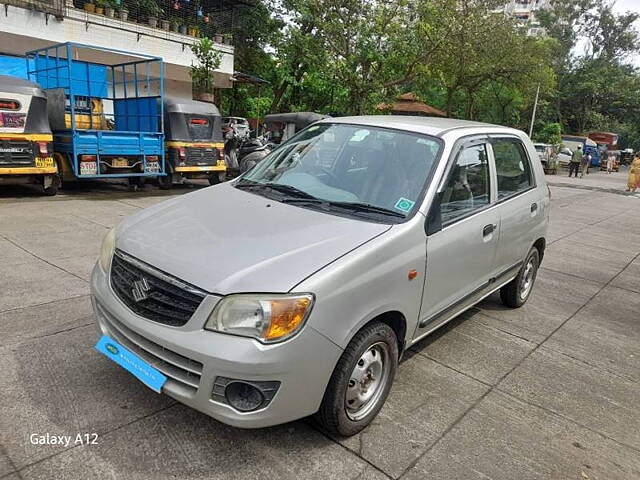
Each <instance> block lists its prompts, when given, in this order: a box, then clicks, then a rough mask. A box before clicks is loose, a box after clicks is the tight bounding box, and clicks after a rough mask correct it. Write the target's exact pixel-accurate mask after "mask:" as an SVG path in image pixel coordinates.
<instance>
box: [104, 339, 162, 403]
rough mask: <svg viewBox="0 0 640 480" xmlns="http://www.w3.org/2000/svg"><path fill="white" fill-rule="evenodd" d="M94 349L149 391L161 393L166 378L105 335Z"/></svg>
mask: <svg viewBox="0 0 640 480" xmlns="http://www.w3.org/2000/svg"><path fill="white" fill-rule="evenodd" d="M95 348H96V350H98V351H99V352H100V353H102V354H103V355H104V356H105V357H107V358H108V359H110V360H112V361H114V362H115V363H117V364H118V365H120V366H121V367H122V368H124V369H125V370H127V371H128V372H129V373H131V374H132V375H133V376H134V377H136V378H137V379H138V380H140V381H141V382H142V383H144V384H145V385H146V386H147V387H149V388H150V389H151V390H153V391H155V392H158V393H160V392H161V390H162V387H163V385H164V384H165V382H166V381H167V377H166V376H165V375H163V374H162V372H160V371H159V370H157V369H155V368H154V367H152V366H151V365H149V364H148V363H147V362H145V361H144V360H142V359H141V358H140V357H138V356H137V355H136V354H134V353H131V352H130V351H129V350H127V349H126V348H125V347H123V346H122V345H120V344H119V343H118V342H116V341H115V340H113V339H112V338H109V337H107V336H106V335H103V336H102V337H101V338H100V340H98V343H96V347H95Z"/></svg>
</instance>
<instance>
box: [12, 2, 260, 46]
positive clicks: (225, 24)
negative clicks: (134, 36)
mask: <svg viewBox="0 0 640 480" xmlns="http://www.w3.org/2000/svg"><path fill="white" fill-rule="evenodd" d="M256 1H257V0H4V1H3V3H5V5H12V6H16V7H21V8H25V9H29V10H34V11H39V12H44V13H46V14H50V15H54V16H55V17H57V18H60V19H62V18H64V17H68V16H72V17H73V18H77V15H78V11H84V12H85V14H86V15H87V22H90V21H92V20H95V17H92V15H98V16H104V18H105V20H106V22H107V23H108V21H109V19H111V18H113V19H118V20H119V21H121V22H127V23H128V24H132V25H131V26H133V25H135V24H140V25H144V26H145V27H147V28H148V27H151V28H153V29H158V30H164V31H166V32H175V33H180V34H183V35H189V36H192V37H201V36H206V37H209V38H211V39H213V40H214V41H215V42H216V43H222V44H231V43H232V32H233V31H234V30H236V29H238V28H239V19H240V18H241V17H242V15H241V9H243V8H247V7H252V6H254V5H255V2H256ZM71 10H74V12H73V13H71Z"/></svg>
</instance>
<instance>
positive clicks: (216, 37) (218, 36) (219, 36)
mask: <svg viewBox="0 0 640 480" xmlns="http://www.w3.org/2000/svg"><path fill="white" fill-rule="evenodd" d="M213 41H214V42H216V43H222V34H221V33H216V34H215V35H214V36H213Z"/></svg>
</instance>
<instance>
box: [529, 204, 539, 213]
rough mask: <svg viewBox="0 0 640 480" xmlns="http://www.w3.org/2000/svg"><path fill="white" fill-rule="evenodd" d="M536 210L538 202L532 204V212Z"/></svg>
mask: <svg viewBox="0 0 640 480" xmlns="http://www.w3.org/2000/svg"><path fill="white" fill-rule="evenodd" d="M536 210H538V204H537V203H532V204H531V213H535V211H536Z"/></svg>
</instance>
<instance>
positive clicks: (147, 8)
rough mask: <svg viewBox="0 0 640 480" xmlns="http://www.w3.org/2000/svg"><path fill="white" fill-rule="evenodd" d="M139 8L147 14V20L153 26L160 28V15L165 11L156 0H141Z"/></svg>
mask: <svg viewBox="0 0 640 480" xmlns="http://www.w3.org/2000/svg"><path fill="white" fill-rule="evenodd" d="M138 8H139V9H140V11H141V12H143V13H144V14H145V15H146V16H147V22H148V23H149V26H150V27H151V28H158V17H160V15H162V14H163V13H164V10H162V8H160V5H158V2H156V1H155V0H140V1H139V2H138Z"/></svg>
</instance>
